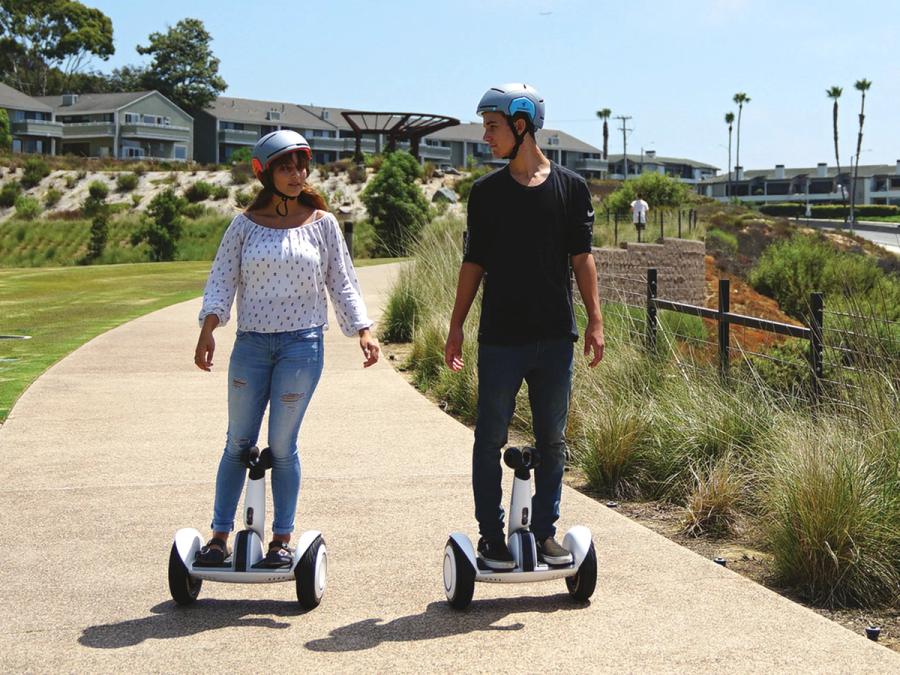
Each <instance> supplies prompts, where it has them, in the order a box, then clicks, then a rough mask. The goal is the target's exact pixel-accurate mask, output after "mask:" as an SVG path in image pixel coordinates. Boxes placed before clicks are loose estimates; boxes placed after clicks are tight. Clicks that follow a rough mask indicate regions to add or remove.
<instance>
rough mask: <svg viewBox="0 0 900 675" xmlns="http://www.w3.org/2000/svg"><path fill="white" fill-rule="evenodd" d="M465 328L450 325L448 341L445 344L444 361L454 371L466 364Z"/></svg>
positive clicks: (456, 371)
mask: <svg viewBox="0 0 900 675" xmlns="http://www.w3.org/2000/svg"><path fill="white" fill-rule="evenodd" d="M462 345H463V329H462V327H459V328H454V327H453V326H450V331H449V333H448V334H447V343H446V344H445V345H444V363H446V364H447V367H448V368H449V369H450V370H452V371H453V372H454V373H458V372H459V371H460V370H462V369H463V366H464V365H465V364H464V363H463V359H462Z"/></svg>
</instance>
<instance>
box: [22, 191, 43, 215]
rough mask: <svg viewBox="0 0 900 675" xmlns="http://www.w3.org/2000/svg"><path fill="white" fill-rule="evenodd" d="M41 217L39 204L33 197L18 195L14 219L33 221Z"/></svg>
mask: <svg viewBox="0 0 900 675" xmlns="http://www.w3.org/2000/svg"><path fill="white" fill-rule="evenodd" d="M39 215H41V203H40V202H39V201H38V200H37V199H35V198H34V197H29V196H28V195H19V196H18V197H16V218H20V219H22V220H34V219H35V218H37V217H38V216H39Z"/></svg>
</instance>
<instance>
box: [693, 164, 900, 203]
mask: <svg viewBox="0 0 900 675" xmlns="http://www.w3.org/2000/svg"><path fill="white" fill-rule="evenodd" d="M736 169H737V170H736V171H735V172H733V173H732V174H731V178H730V180H729V176H728V174H722V175H719V176H715V177H714V178H710V179H707V180H705V181H703V182H701V183H700V184H699V185H698V186H697V191H698V192H699V193H700V194H702V195H706V196H707V197H714V198H716V199H719V200H720V201H728V200H729V199H732V198H738V199H740V200H741V201H745V202H755V203H771V202H803V203H815V204H822V203H830V204H840V203H841V202H842V200H843V197H846V199H847V200H849V199H850V187H851V185H852V172H851V171H850V169H849V168H847V167H843V169H842V171H841V172H840V174H839V173H838V171H837V167H831V166H828V164H827V163H826V162H819V163H818V164H817V165H816V166H815V167H814V168H805V167H804V168H785V166H784V164H776V165H775V167H774V169H754V170H749V171H744V170H743V169H742V168H741V167H736ZM858 180H859V182H858V183H857V188H856V203H857V204H894V205H900V160H897V163H896V165H891V164H870V165H862V166H860V167H859V173H858Z"/></svg>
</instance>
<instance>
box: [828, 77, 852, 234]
mask: <svg viewBox="0 0 900 675" xmlns="http://www.w3.org/2000/svg"><path fill="white" fill-rule="evenodd" d="M843 93H844V88H843V87H837V86H835V87H832V88H831V89H828V90H826V91H825V95H826V96H827V97H828V98H830V99H831V100H833V101H834V106H833V108H832V111H831V124H832V128H833V129H834V161H835V163H836V164H837V179H838V180H840V179H841V157H840V154H839V153H838V99H839V98H840V97H841V94H843ZM841 203H842V204H843V205H844V208H845V209H846V207H847V197H846V193H845V192H844V184H843V183H841ZM846 218H847V216H846V214H845V215H844V219H845V220H846Z"/></svg>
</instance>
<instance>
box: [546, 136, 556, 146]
mask: <svg viewBox="0 0 900 675" xmlns="http://www.w3.org/2000/svg"><path fill="white" fill-rule="evenodd" d="M547 143H548V144H549V145H559V136H551V137H550V138H548V139H547Z"/></svg>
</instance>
